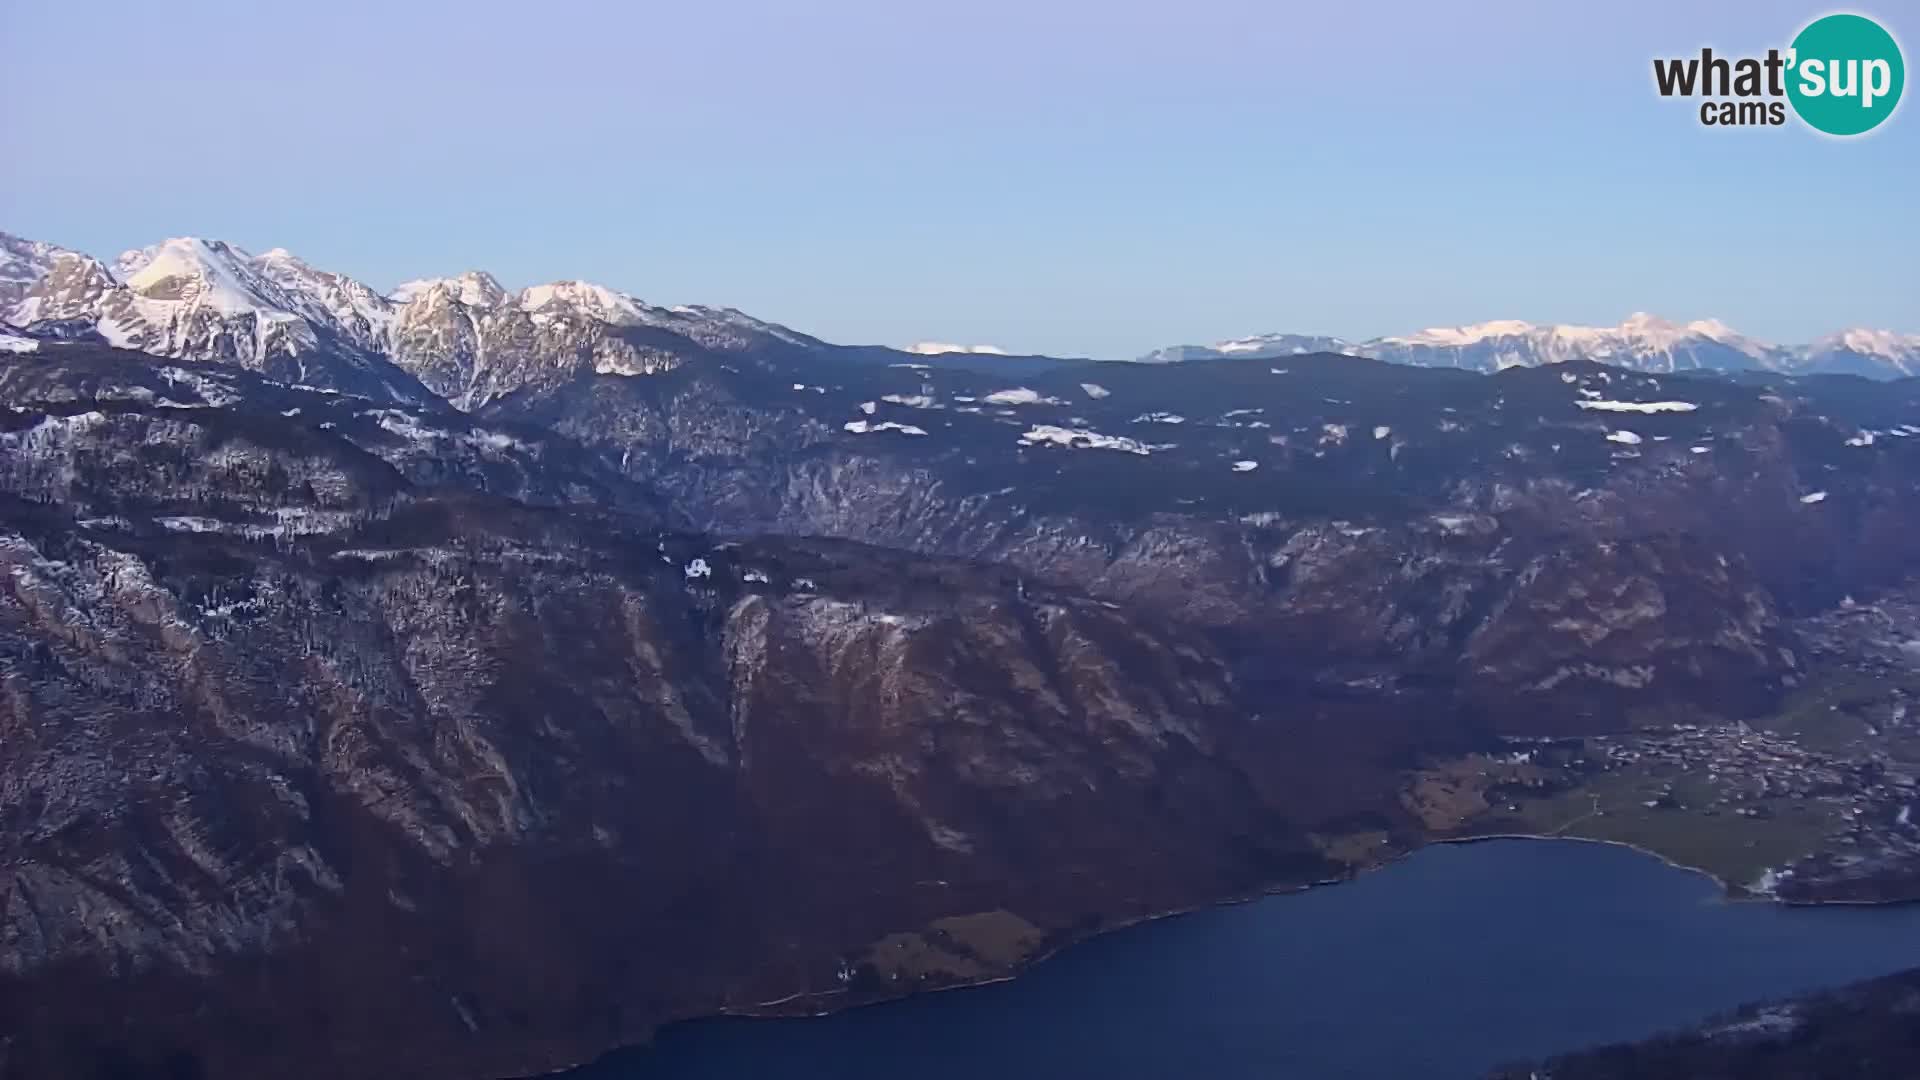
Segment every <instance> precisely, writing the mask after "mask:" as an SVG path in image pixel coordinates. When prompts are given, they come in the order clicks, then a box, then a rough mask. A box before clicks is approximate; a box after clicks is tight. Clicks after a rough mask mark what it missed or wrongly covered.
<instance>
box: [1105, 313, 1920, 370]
mask: <svg viewBox="0 0 1920 1080" xmlns="http://www.w3.org/2000/svg"><path fill="white" fill-rule="evenodd" d="M1315 352H1340V353H1346V354H1349V355H1353V356H1365V357H1368V358H1371V359H1376V360H1387V361H1391V362H1394V363H1401V364H1411V365H1414V366H1417V367H1451V368H1461V369H1464V370H1469V371H1479V372H1492V371H1500V370H1503V369H1505V368H1509V367H1535V366H1539V365H1542V364H1556V363H1564V362H1566V361H1568V360H1590V361H1594V362H1596V363H1604V364H1610V365H1613V366H1615V367H1625V368H1631V369H1633V370H1638V371H1646V372H1657V373H1664V374H1674V373H1678V372H1683V371H1716V372H1739V371H1768V372H1775V373H1779V374H1854V375H1865V376H1867V377H1870V378H1882V379H1887V378H1902V377H1906V376H1911V375H1916V374H1920V334H1900V333H1895V332H1893V331H1889V330H1870V329H1865V328H1850V329H1844V330H1840V331H1837V332H1835V333H1832V334H1829V335H1826V336H1824V337H1821V338H1818V339H1815V340H1814V341H1812V342H1809V343H1807V344H1804V345H1780V344H1773V343H1769V342H1765V341H1761V340H1760V339H1758V338H1754V337H1750V336H1748V335H1745V334H1742V333H1740V332H1739V331H1737V330H1735V329H1734V328H1733V327H1730V326H1728V325H1727V324H1725V323H1723V322H1721V321H1720V320H1718V319H1695V320H1692V321H1690V322H1686V323H1675V322H1672V321H1670V320H1667V319H1662V318H1660V317H1658V316H1655V315H1650V314H1648V313H1646V312H1643V311H1637V312H1634V313H1633V314H1631V315H1629V316H1627V318H1626V319H1624V320H1623V321H1622V322H1621V323H1620V324H1619V325H1618V326H1581V325H1575V324H1569V323H1548V324H1536V323H1530V322H1525V321H1522V320H1518V319H1496V320H1492V321H1489V322H1483V323H1473V324H1469V325H1464V326H1436V327H1428V328H1426V329H1423V330H1416V331H1413V332H1411V333H1408V334H1393V335H1386V336H1383V337H1377V338H1370V339H1368V340H1365V341H1351V340H1347V339H1344V338H1337V337H1326V336H1322V335H1313V334H1291V333H1272V334H1256V335H1252V336H1250V337H1244V338H1230V339H1227V340H1223V341H1218V342H1215V343H1214V344H1212V345H1174V346H1169V347H1166V348H1162V349H1156V350H1154V351H1152V352H1149V353H1147V354H1145V355H1143V356H1141V357H1140V358H1139V359H1140V361H1141V362H1143V363H1180V362H1185V361H1193V360H1272V359H1278V358H1280V357H1284V356H1292V355H1299V354H1304V353H1315Z"/></svg>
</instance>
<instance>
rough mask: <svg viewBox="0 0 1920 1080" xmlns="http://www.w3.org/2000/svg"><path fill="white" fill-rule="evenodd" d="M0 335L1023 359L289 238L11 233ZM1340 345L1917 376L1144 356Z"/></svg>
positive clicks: (228, 346)
mask: <svg viewBox="0 0 1920 1080" xmlns="http://www.w3.org/2000/svg"><path fill="white" fill-rule="evenodd" d="M0 324H5V325H6V326H7V328H8V329H7V330H6V331H5V333H6V334H7V335H9V336H8V337H7V342H10V343H6V344H4V347H5V348H7V349H9V350H20V349H24V348H28V347H30V346H29V345H27V344H25V343H23V340H22V339H24V340H25V341H32V340H43V339H49V338H52V339H58V338H80V339H88V340H100V341H104V342H105V343H107V344H110V345H115V346H119V347H122V348H128V349H135V350H138V351H141V352H145V353H150V354H154V355H158V356H167V357H181V358H191V359H206V360H216V361H221V362H225V363H232V364H236V365H238V366H241V367H245V368H249V369H251V370H255V371H259V372H262V373H264V374H267V375H269V376H270V377H272V378H276V379H280V380H282V381H286V382H292V383H299V384H307V385H314V386H320V387H325V388H330V389H339V390H351V391H353V392H356V393H365V394H374V395H378V396H382V397H387V398H392V399H395V400H422V399H425V398H427V397H438V398H444V399H446V400H448V401H450V402H452V403H453V404H455V405H456V406H458V407H460V408H462V409H475V408H479V407H481V406H483V405H486V404H488V403H489V402H493V401H498V400H499V399H501V398H503V397H505V396H507V395H510V394H514V393H517V392H520V391H523V390H534V391H538V390H542V389H548V388H551V387H554V386H557V385H559V384H562V383H565V382H568V381H569V380H572V379H574V378H577V377H579V376H582V375H592V374H603V375H604V374H616V375H648V374H653V373H657V372H661V371H667V370H670V369H672V368H675V367H677V366H679V365H680V364H682V363H685V362H687V361H688V360H692V359H696V358H699V357H703V356H711V355H723V356H724V355H742V354H748V353H752V354H759V355H765V354H767V353H769V352H780V353H802V354H804V353H824V352H832V353H835V354H836V355H843V356H855V357H858V358H861V359H865V360H869V361H879V362H892V361H897V360H902V359H910V358H911V357H914V356H927V357H933V356H947V357H951V358H952V359H951V360H950V361H949V362H951V363H955V364H964V365H967V366H972V367H977V368H981V369H983V370H984V369H985V367H987V366H991V365H996V364H1002V365H1004V364H1012V365H1015V366H1019V365H1020V364H1024V363H1029V362H1030V360H1029V358H1024V357H1017V356H1009V355H1007V353H1006V352H1005V351H1004V350H1002V349H999V348H997V347H995V346H991V345H957V344H948V343H945V342H937V341H922V342H918V343H916V344H913V345H909V346H907V347H905V348H904V349H899V350H895V349H883V348H878V347H865V346H837V345H831V344H829V343H827V342H824V341H822V340H820V339H818V338H815V337H812V336H809V335H807V334H803V333H800V332H798V331H795V330H792V329H789V328H787V327H785V326H781V325H778V324H776V323H770V322H766V321H764V320H761V319H756V318H754V317H752V316H750V315H747V314H745V313H743V312H740V311H737V310H735V309H733V308H714V307H704V306H675V307H660V306H656V305H653V304H648V303H646V302H644V301H641V300H639V299H637V298H635V297H633V296H630V295H628V294H627V293H624V292H620V291H618V290H615V289H610V288H607V287H605V286H602V285H596V284H592V283H589V282H583V281H556V282H551V283H548V284H545V285H535V286H532V287H530V288H525V289H520V290H518V291H509V290H507V289H505V288H503V287H502V286H501V284H500V283H499V282H498V281H496V280H495V279H494V278H493V277H492V276H491V275H489V274H486V273H484V272H481V271H469V272H467V273H464V274H460V275H458V276H455V277H443V278H422V279H419V280H415V281H409V282H406V283H405V284H402V285H400V286H398V287H397V288H395V289H393V290H391V291H389V292H385V293H382V292H380V291H378V290H376V289H373V288H371V287H369V286H367V285H365V284H362V283H361V282H358V281H355V280H354V279H352V278H349V277H347V276H345V275H343V274H337V273H333V272H331V271H326V270H320V269H317V268H315V267H312V266H309V265H308V264H307V263H305V262H302V261H301V260H300V259H299V258H297V257H295V256H294V255H292V254H291V253H289V252H287V251H286V250H284V249H281V248H275V249H274V250H272V251H268V252H266V253H264V254H260V255H255V254H252V253H249V252H247V251H244V250H242V249H240V248H238V247H235V246H234V245H232V244H228V243H225V242H223V241H219V240H203V239H197V238H193V237H180V238H175V239H170V240H166V241H163V242H161V243H158V244H155V245H153V246H151V247H145V248H136V249H134V250H131V251H127V252H125V253H123V254H121V255H120V256H119V257H118V258H117V259H115V260H114V261H113V262H112V263H111V264H108V263H105V262H103V261H101V260H99V259H95V258H93V257H91V256H88V255H85V254H82V253H80V252H77V251H72V250H69V249H66V248H62V247H59V246H56V245H53V244H48V243H42V242H38V241H31V240H26V239H22V238H20V237H16V236H12V235H8V234H6V233H0ZM1312 352H1333V353H1347V354H1351V355H1357V356H1367V357H1375V358H1378V359H1381V360H1388V361H1394V362H1397V363H1406V364H1415V365H1420V366H1426V367H1456V368H1465V369H1469V370H1473V371H1497V370H1500V369H1503V368H1508V367H1514V366H1523V365H1535V364H1548V363H1558V362H1562V361H1566V360H1593V361H1598V362H1601V363H1607V364H1613V365H1617V366H1622V367H1628V368H1634V369H1638V370H1642V371H1653V372H1670V371H1687V370H1712V371H1744V370H1763V371H1779V372H1787V373H1794V374H1799V373H1824V372H1846V373H1854V374H1861V375H1867V376H1871V377H1875V378H1897V377H1900V376H1906V375H1920V335H1900V334H1894V333H1890V332H1886V331H1879V330H1848V331H1844V332H1842V333H1838V334H1835V335H1832V336H1831V337H1827V338H1823V339H1821V340H1820V341H1817V342H1814V343H1813V344H1810V345H1790V346H1781V345H1772V344H1768V343H1766V342H1762V341H1758V340H1756V339H1753V338H1749V337H1746V336H1744V335H1742V334H1739V333H1737V332H1735V331H1734V330H1733V329H1731V328H1729V327H1727V326H1726V325H1724V324H1722V323H1719V322H1715V321H1711V320H1709V321H1700V322H1691V323H1685V324H1676V323H1671V322H1667V321H1665V320H1662V319H1657V318H1654V317H1653V316H1650V315H1634V316H1631V317H1630V318H1628V319H1627V321H1625V322H1623V323H1621V324H1620V325H1619V326H1617V327H1583V326H1536V325H1533V324H1530V323H1524V322H1490V323H1482V324H1479V325H1477V326H1463V327H1454V328H1446V329H1432V330H1423V331H1420V332H1419V333H1415V334H1410V335H1407V336H1404V337H1383V338H1376V339H1374V340H1372V341H1364V342H1352V341H1345V340H1342V339H1340V338H1333V337H1319V336H1310V335H1300V334H1268V335H1261V336H1258V337H1250V338H1241V339H1237V340H1232V341H1223V342H1219V343H1217V344H1214V345H1208V346H1193V345H1183V346H1175V347H1173V348H1167V349H1160V350H1157V351H1155V352H1153V353H1149V354H1148V355H1146V356H1144V357H1141V358H1140V359H1141V360H1143V361H1147V362H1153V363H1168V362H1177V361H1185V360H1223V359H1244V360H1261V359H1272V358H1276V357H1282V356H1289V355H1295V354H1301V353H1312Z"/></svg>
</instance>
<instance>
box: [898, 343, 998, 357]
mask: <svg viewBox="0 0 1920 1080" xmlns="http://www.w3.org/2000/svg"><path fill="white" fill-rule="evenodd" d="M901 351H902V352H910V353H918V354H919V355H921V356H939V355H940V354H941V353H976V354H981V355H986V356H1005V355H1007V350H1005V349H1003V348H1001V347H1000V346H998V345H954V344H950V343H948V342H945V341H916V342H914V343H913V344H911V345H909V346H907V347H906V348H905V349H903V350H901Z"/></svg>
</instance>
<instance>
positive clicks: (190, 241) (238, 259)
mask: <svg viewBox="0 0 1920 1080" xmlns="http://www.w3.org/2000/svg"><path fill="white" fill-rule="evenodd" d="M250 261H251V257H250V256H249V255H248V254H247V253H246V252H244V251H241V250H240V249H239V248H236V247H233V246H232V245H230V244H227V243H225V242H223V241H220V240H202V239H199V238H198V237H192V236H181V237H175V238H173V239H170V240H166V241H163V242H161V243H159V244H156V245H154V246H153V247H149V248H141V249H138V250H135V251H129V252H126V253H125V254H123V255H121V256H120V260H119V263H118V265H119V268H120V271H121V281H122V283H123V284H125V285H126V287H127V288H129V289H131V290H133V292H135V293H136V294H138V295H140V296H142V297H145V298H146V299H148V300H158V301H166V302H173V303H179V304H184V305H186V306H188V307H197V308H207V309H210V310H213V311H216V312H219V313H220V314H222V315H241V314H257V315H260V316H262V317H265V318H269V319H291V318H294V316H293V315H292V314H291V313H290V312H289V311H288V310H287V308H288V307H289V306H290V304H289V299H290V298H289V297H288V296H287V295H286V294H285V293H284V292H283V291H282V290H280V289H279V288H278V287H277V286H275V285H274V284H273V283H272V282H271V281H269V280H268V279H266V278H264V277H262V276H261V275H260V274H258V273H257V272H255V271H254V269H253V268H252V267H251V266H250V265H248V263H249V262H250Z"/></svg>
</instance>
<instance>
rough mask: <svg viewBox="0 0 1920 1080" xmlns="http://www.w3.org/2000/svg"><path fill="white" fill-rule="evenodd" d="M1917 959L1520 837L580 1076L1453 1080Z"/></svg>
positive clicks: (1830, 922)
mask: <svg viewBox="0 0 1920 1080" xmlns="http://www.w3.org/2000/svg"><path fill="white" fill-rule="evenodd" d="M1916 966H1920V906H1916V905H1906V906H1901V907H1888V908H1868V907H1832V908H1785V907H1781V906H1778V905H1772V904H1755V903H1729V902H1726V901H1724V900H1722V899H1721V898H1720V891H1719V888H1718V886H1717V885H1715V884H1714V883H1713V882H1712V881H1710V880H1708V879H1707V878H1705V877H1702V876H1700V875H1698V874H1692V873H1688V872H1686V871H1683V870H1679V869H1676V868H1674V867H1671V866H1668V865H1666V864H1664V863H1662V862H1660V861H1659V860H1657V859H1654V858H1651V857H1649V856H1646V855H1642V854H1640V853H1638V852H1634V851H1630V850H1627V849H1624V848H1618V847H1611V846H1606V845H1600V844H1588V843H1577V842H1573V841H1534V840H1498V841H1487V842H1483V843H1477V844H1455V845H1442V846H1438V847H1431V848H1427V849H1425V850H1423V851H1421V852H1419V853H1417V854H1415V855H1414V856H1412V857H1411V858H1408V859H1406V860H1404V861H1402V862H1399V863H1397V864H1395V865H1393V866H1390V867H1387V868H1385V869H1382V870H1379V871H1376V872H1374V873H1370V874H1366V875H1364V876H1362V877H1361V878H1359V879H1358V880H1356V881H1354V882H1351V883H1348V884H1343V885H1339V886H1334V887H1328V888H1318V889H1313V890H1310V891H1308V892H1304V893H1295V894H1289V895H1285V896H1275V897H1270V898H1267V899H1264V900H1260V901H1257V902H1254V903H1249V904H1241V905H1235V906H1230V907H1221V908H1213V909H1209V910H1206V911H1201V912H1196V913H1193V914H1190V915H1183V916H1180V917H1177V918H1171V919H1164V920H1159V921H1156V922H1152V923H1146V924H1143V925H1140V926H1136V927H1132V928H1129V929H1126V930H1122V931H1118V932H1116V933H1113V934H1109V935H1106V936H1103V937H1099V938H1095V939H1093V940H1091V941H1088V942H1085V943H1082V944H1080V945H1076V946H1074V947H1072V948H1070V949H1067V950H1065V951H1063V952H1062V953H1060V954H1059V955H1058V956H1055V957H1053V958H1052V959H1050V960H1047V961H1046V962H1044V963H1042V964H1040V965H1038V966H1037V967H1035V968H1034V969H1033V970H1031V971H1029V972H1028V973H1026V974H1024V975H1022V976H1021V977H1020V978H1018V979H1016V980H1014V981H1012V982H1008V983H1001V984H997V985H993V986H985V987H979V988H975V989H969V990H961V991H951V992H944V993H938V994H929V995H925V996H922V997H918V998H910V999H907V1000H905V1001H900V1002H894V1003H889V1004H885V1005H878V1006H873V1007H869V1008H863V1009H854V1010H850V1011H848V1012H843V1013H838V1014H835V1015H832V1016H826V1017H817V1018H811V1019H778V1020H742V1019H720V1020H707V1021H697V1022H693V1023H688V1024H681V1025H676V1026H674V1027H670V1028H668V1029H666V1030H665V1031H663V1032H662V1033H661V1035H660V1037H659V1039H658V1040H657V1042H656V1043H655V1045H654V1046H652V1047H650V1048H644V1049H634V1050H627V1051H621V1052H619V1053H616V1054H614V1055H611V1056H610V1057H608V1058H606V1059H603V1060H602V1061H600V1062H598V1063H596V1064H594V1065H591V1066H588V1067H586V1068H582V1069H579V1070H576V1071H574V1072H573V1073H570V1074H568V1075H569V1076H570V1077H572V1078H573V1080H643V1078H644V1080H680V1078H687V1080H691V1078H700V1080H720V1078H727V1080H732V1078H741V1080H748V1078H751V1080H761V1078H784V1077H795V1078H813V1077H820V1078H826V1077H832V1078H835V1080H864V1078H873V1080H880V1078H888V1080H892V1078H897V1077H905V1076H911V1077H914V1078H915V1080H932V1078H948V1077H951V1078H954V1080H962V1078H965V1080H978V1078H980V1077H990V1078H992V1080H1026V1078H1030V1077H1031V1078H1036V1080H1037V1078H1042V1077H1045V1078H1058V1077H1098V1078H1101V1080H1130V1078H1141V1080H1146V1078H1156V1080H1157V1078H1162V1077H1207V1078H1216V1080H1240V1078H1245V1080H1255V1078H1258V1080H1287V1078H1294V1077H1301V1078H1314V1080H1319V1078H1355V1080H1374V1078H1379V1080H1389V1078H1390V1080H1405V1078H1407V1077H1416V1076H1417V1077H1421V1078H1442V1080H1444V1078H1451V1077H1460V1078H1467V1077H1478V1076H1482V1075H1483V1074H1484V1073H1485V1072H1486V1071H1487V1070H1488V1069H1490V1068H1492V1067H1493V1066H1495V1065H1498V1064H1501V1063H1503V1062H1512V1061H1514V1060H1516V1059H1522V1058H1536V1057H1543V1056H1546V1055H1548V1054H1552V1053H1555V1052H1559V1051H1566V1050H1573V1049H1576V1048H1579V1047H1582V1046H1588V1045H1593V1044H1596V1043H1603V1042H1612V1041H1618V1040H1622V1039H1631V1038H1638V1037H1641V1036H1645V1035H1650V1034H1652V1033H1654V1032H1656V1031H1659V1030H1663V1029H1667V1028H1672V1027H1676V1026H1682V1025H1686V1024H1689V1023H1691V1022H1694V1021H1698V1020H1702V1019H1705V1018H1706V1017H1707V1016H1708V1015H1709V1014H1712V1013H1715V1012H1719V1011H1723V1010H1725V1009H1728V1008H1730V1007H1732V1006H1735V1005H1738V1004H1741V1003H1743V1002H1746V1001H1750V1000H1753V999H1756V998H1764V997H1771V996H1777V995H1782V994H1791V993H1795V992H1798V991H1803V990H1811V989H1814V988H1817V987H1822V986H1830V985H1834V984H1838V983H1843V982H1848V981H1852V980H1855V979H1861V978H1866V977H1869V976H1873V975H1879V974H1885V973H1888V972H1891V971H1895V970H1898V969H1900V968H1903V967H1916Z"/></svg>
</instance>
